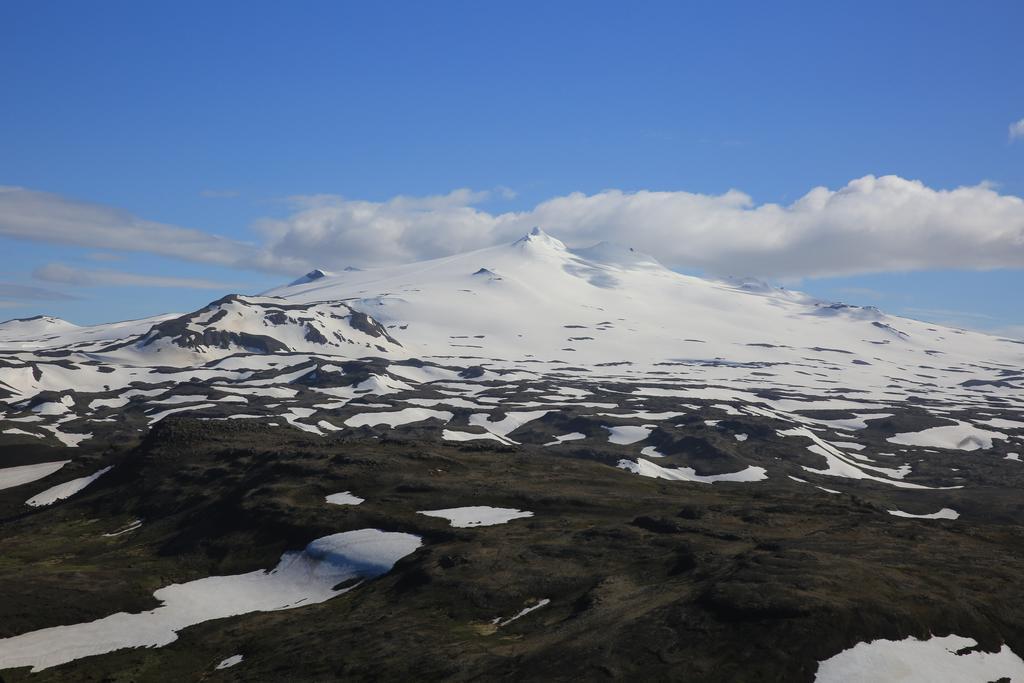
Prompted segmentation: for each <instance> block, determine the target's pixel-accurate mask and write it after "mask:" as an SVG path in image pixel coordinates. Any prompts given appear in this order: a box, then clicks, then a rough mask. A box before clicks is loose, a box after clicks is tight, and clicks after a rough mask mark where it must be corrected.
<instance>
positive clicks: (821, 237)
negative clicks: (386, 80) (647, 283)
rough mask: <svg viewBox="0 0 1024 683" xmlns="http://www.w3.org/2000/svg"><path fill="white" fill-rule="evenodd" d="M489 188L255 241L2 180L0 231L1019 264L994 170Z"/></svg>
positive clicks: (382, 252)
mask: <svg viewBox="0 0 1024 683" xmlns="http://www.w3.org/2000/svg"><path fill="white" fill-rule="evenodd" d="M488 196H489V193H479V192H472V191H470V190H466V189H461V190H455V191H453V192H451V193H449V194H446V195H439V196H431V197H405V196H399V197H395V198H392V199H390V200H387V201H383V202H371V201H365V200H358V199H347V198H344V197H340V196H335V195H316V196H303V197H293V198H292V199H291V202H292V205H293V210H292V213H291V214H290V215H288V216H286V217H284V218H279V219H265V220H262V221H259V222H258V223H257V224H256V226H255V228H256V230H257V232H258V233H259V234H260V235H261V237H262V245H261V246H259V247H256V246H254V245H252V244H248V243H244V242H240V241H236V240H230V239H225V238H222V237H217V236H214V235H209V234H207V233H203V232H200V231H197V230H189V229H185V228H179V227H175V226H170V225H164V224H159V223H153V222H150V221H145V220H143V219H140V218H137V217H134V216H131V215H128V214H126V213H124V212H121V211H117V210H114V209H110V208H106V207H102V206H97V205H93V204H85V203H82V202H75V201H70V200H66V199H64V198H61V197H58V196H56V195H50V194H45V193H38V192H30V191H28V190H17V189H11V188H7V189H6V190H3V189H0V235H7V236H11V237H20V238H24V239H36V240H44V241H51V242H62V243H69V244H79V245H83V246H89V247H93V248H104V249H120V250H134V251H146V252H150V253H154V254H160V255H164V256H173V257H178V258H182V259H187V260H192V261H198V262H203V263H215V264H219V265H225V266H231V267H240V268H256V269H261V270H269V271H276V272H288V273H299V272H304V271H306V270H309V269H310V268H313V267H324V268H328V269H338V268H341V267H344V266H346V265H370V266H372V265H380V264H387V263H400V262H406V261H412V260H417V259H425V258H432V257H438V256H445V255H448V254H453V253H458V252H461V251H466V250H469V249H475V248H479V247H485V246H490V245H493V244H497V243H500V242H504V241H511V240H514V239H516V238H517V237H519V236H521V235H522V234H524V233H526V232H527V231H528V230H529V229H530V228H532V227H533V226H535V225H538V226H540V227H542V228H544V229H545V230H547V231H548V232H550V233H552V234H553V235H555V236H556V237H559V238H560V239H562V240H564V241H566V242H568V243H569V244H570V246H586V245H589V244H592V243H594V242H597V241H600V240H611V241H618V242H623V243H626V244H629V245H630V246H633V247H635V248H637V249H640V250H641V251H646V252H649V253H651V254H654V255H656V256H657V257H658V258H659V259H660V260H661V261H662V262H663V263H665V264H666V265H669V266H674V267H685V268H700V269H704V270H707V271H709V272H712V273H716V274H741V275H755V276H766V277H777V278H800V277H809V276H827V275H844V274H845V275H848V274H856V273H868V272H883V271H906V270H925V269H937V268H970V269H987V268H1020V267H1024V200H1022V199H1021V198H1019V197H1016V196H1013V195H1005V194H1000V193H999V191H998V189H997V188H996V187H995V186H993V185H992V184H990V183H981V184H978V185H974V186H968V187H959V188H956V189H952V190H936V189H933V188H930V187H928V186H926V185H924V184H923V183H921V182H919V181H915V180H907V179H904V178H900V177H898V176H884V177H877V178H876V177H874V176H865V177H863V178H859V179H857V180H853V181H851V182H850V183H848V184H847V185H846V186H844V187H842V188H840V189H838V190H830V189H827V188H824V187H817V188H814V189H812V190H811V191H809V192H808V193H807V194H806V195H804V196H803V197H801V198H800V199H798V200H796V201H795V202H793V203H791V204H787V205H781V204H770V203H769V204H756V203H755V202H754V201H753V199H752V198H751V197H749V196H748V195H746V194H744V193H743V192H740V191H738V190H730V191H728V192H725V193H723V194H718V195H707V194H697V193H691V192H653V191H640V192H622V191H619V190H607V191H604V192H599V193H596V194H591V195H587V194H582V193H573V194H569V195H565V196H561V197H555V198H553V199H549V200H547V201H545V202H542V203H540V204H538V205H537V206H535V207H533V208H532V209H529V210H526V211H520V212H506V213H490V212H487V211H484V210H482V209H480V208H479V206H478V205H479V204H480V203H482V202H483V200H485V199H486V198H488Z"/></svg>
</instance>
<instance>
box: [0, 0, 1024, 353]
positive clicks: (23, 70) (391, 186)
mask: <svg viewBox="0 0 1024 683" xmlns="http://www.w3.org/2000/svg"><path fill="white" fill-rule="evenodd" d="M371 4H372V5H373V6H372V7H371V6H370V5H371ZM819 4H820V5H821V6H812V5H811V3H754V2H750V3H724V2H716V3H710V2H701V3H679V2H671V3H657V2H650V3H639V4H638V3H628V4H627V3H599V2H580V3H571V2H559V3H529V2H515V3H511V2H508V3H497V2H495V3H480V2H464V3H454V2H437V3H411V2H409V3H386V2H381V3H358V4H357V3H340V2H295V3H260V2H236V3H232V2H218V3H208V2H173V3H172V2H149V3H138V2H104V3H98V4H96V3H78V2H38V1H33V2H16V1H11V0H8V1H7V2H5V3H4V4H3V7H2V9H0V83H3V96H2V99H3V106H0V185H2V186H8V187H10V188H21V189H20V190H18V191H17V192H8V193H6V195H5V198H6V199H7V200H8V201H6V202H5V201H0V248H2V249H3V253H4V255H5V256H4V258H3V260H2V261H0V305H2V306H3V308H2V309H0V318H6V317H24V316H28V315H34V314H37V313H48V314H55V315H59V316H61V317H66V318H68V319H70V320H72V321H74V322H78V323H95V322H101V321H106V320H114V319H122V318H129V317H140V316H145V315H151V314H156V313H160V312H165V311H168V310H180V311H184V310H189V309H194V308H196V307H198V306H201V305H202V304H204V303H206V302H207V301H209V300H212V299H214V298H217V297H219V296H220V295H222V294H223V293H224V292H225V291H232V290H242V291H259V290H260V289H263V288H267V287H269V286H272V285H274V284H276V283H279V282H282V281H285V280H287V279H290V277H292V276H294V275H298V274H301V271H302V269H304V268H305V267H306V266H308V265H311V264H319V263H320V262H321V260H322V261H323V262H324V265H327V266H328V267H338V266H340V265H343V264H347V263H352V264H356V265H359V264H364V265H365V264H373V263H376V262H384V261H386V260H387V259H388V258H389V255H393V258H394V259H397V260H404V259H405V258H409V257H416V258H418V257H428V256H434V255H438V254H440V253H444V251H445V250H446V249H450V250H457V249H461V248H469V247H476V246H483V245H484V244H486V243H488V242H491V241H495V240H499V239H503V238H504V237H505V236H506V235H505V233H506V232H507V231H510V230H513V229H518V226H519V223H520V222H521V221H519V220H518V219H516V218H515V216H514V215H513V214H515V213H517V212H518V213H519V214H527V215H528V216H527V218H523V220H527V219H529V220H537V221H540V220H541V219H544V220H545V221H546V222H549V223H550V224H546V225H544V226H543V227H545V228H546V229H548V230H549V231H550V232H552V233H553V234H555V235H556V236H559V237H562V238H563V239H566V241H569V242H582V241H585V240H586V239H587V238H589V237H592V236H594V237H600V238H607V237H613V238H615V239H618V241H622V242H627V243H632V242H633V241H636V242H637V243H639V244H640V245H641V246H643V247H645V248H646V250H649V251H653V252H655V253H656V254H657V255H659V256H663V257H664V258H663V260H669V261H672V262H671V263H670V265H673V266H675V267H679V268H681V269H687V270H693V269H697V270H701V271H705V272H713V273H715V274H718V273H719V272H722V273H724V272H726V271H731V270H736V271H752V270H757V269H758V268H759V267H760V265H762V264H765V270H764V272H759V273H757V274H758V275H761V276H763V277H767V278H769V279H773V280H777V281H782V282H786V283H789V284H790V285H793V286H798V287H800V288H802V289H804V290H806V291H809V292H811V293H814V294H817V295H820V296H824V297H828V298H835V299H841V300H845V301H849V302H853V303H860V304H869V305H877V306H879V307H881V308H883V309H885V310H888V311H891V312H894V313H903V314H908V315H912V316H914V317H920V318H924V319H929V320H935V321H938V322H948V323H952V324H957V325H964V326H970V327H976V328H980V329H991V330H999V331H1004V332H1006V331H1008V332H1014V331H1015V330H1016V329H1018V328H1019V329H1020V330H1021V332H1018V334H1024V304H1022V303H1021V302H1020V300H1021V299H1022V298H1024V297H1020V296H1019V295H1017V293H1018V292H1021V291H1024V271H1022V270H1021V268H1022V267H1024V218H1022V216H1024V209H1021V207H1020V202H1019V199H1018V198H1019V197H1021V196H1024V126H1022V134H1021V135H1020V136H1018V137H1017V138H1016V139H1014V137H1013V136H1012V135H1011V132H1010V131H1011V126H1012V125H1013V124H1015V123H1016V122H1017V121H1019V120H1021V119H1024V78H1022V75H1024V50H1021V49H1020V26H1022V25H1024V5H1022V4H1021V3H1019V2H986V3H963V2H956V3H952V2H949V3H945V2H926V3H925V2H921V3H915V2H900V3H892V2H887V3H881V2H879V3H871V2H856V3H854V2H849V3H819ZM865 176H874V177H878V178H881V177H886V176H895V177H898V178H899V179H901V180H900V182H899V183H888V184H884V183H883V184H879V185H884V187H882V189H879V186H876V185H875V184H874V183H869V186H868V187H867V188H866V189H865V188H864V187H862V186H861V185H857V186H856V192H854V193H853V194H856V195H857V198H858V199H857V204H856V206H857V208H856V212H855V213H852V214H851V210H850V209H849V208H848V207H846V205H845V204H844V205H843V206H841V207H832V208H830V209H818V208H815V209H814V210H812V211H803V210H802V209H801V210H798V209H792V210H787V211H785V212H784V215H783V217H782V218H781V219H779V220H781V221H782V222H785V221H787V220H790V219H792V220H793V222H794V223H799V226H800V227H799V230H798V232H799V234H791V232H790V231H788V230H789V228H787V227H786V226H784V225H783V226H781V227H780V226H779V225H778V221H776V220H775V218H773V217H771V216H767V217H766V216H765V214H772V215H773V211H772V210H763V211H761V210H758V207H763V206H764V205H771V204H779V205H781V206H782V207H791V206H792V205H793V203H794V202H797V201H798V200H800V199H801V198H802V197H805V195H807V194H808V193H809V192H811V191H812V190H813V188H816V187H825V188H828V189H829V190H830V191H837V190H842V189H843V188H846V187H848V186H849V184H850V183H851V182H853V181H857V180H858V179H861V178H864V177H865ZM904 181H905V182H904ZM910 181H919V184H918V185H911V184H910ZM960 187H966V188H972V189H971V190H970V191H965V192H961V193H959V194H954V195H947V194H945V193H946V192H948V191H952V190H954V189H955V188H960ZM461 188H468V189H470V190H472V191H474V192H475V193H477V194H465V195H459V194H457V195H453V194H452V193H453V192H454V191H457V190H459V189H461ZM607 190H616V191H620V194H616V195H614V196H612V195H607V194H602V193H603V192H605V191H607ZM730 190H736V191H738V192H740V193H742V196H741V197H739V198H738V199H737V198H736V197H733V196H732V195H730V196H728V197H727V196H726V194H725V193H727V192H729V191H730ZM643 191H654V192H660V193H685V194H668V195H658V196H656V197H654V198H653V199H651V198H650V197H648V196H647V195H642V196H641V198H640V199H638V200H637V201H633V198H635V197H636V195H635V194H634V193H638V192H643ZM484 193H486V194H484ZM572 193H582V194H583V195H584V197H586V198H590V199H589V200H587V202H589V203H586V206H587V207H589V206H590V205H591V204H593V203H598V199H600V202H599V203H600V204H601V205H602V206H603V207H605V208H604V209H602V210H603V211H605V213H601V212H598V215H599V216H622V215H624V214H623V211H622V210H621V207H622V206H628V207H629V208H628V212H627V213H628V216H629V217H630V219H629V221H627V222H625V223H622V224H616V223H614V221H612V220H611V219H607V218H606V219H605V220H604V222H602V223H600V224H588V225H585V226H583V227H580V222H579V220H578V218H579V216H580V215H581V214H580V212H584V213H586V215H592V214H593V213H594V212H592V211H590V210H589V209H587V208H586V207H582V208H581V206H582V205H581V202H580V201H577V202H576V203H575V204H573V202H569V201H566V202H561V203H557V202H556V203H557V204H559V206H555V207H553V208H552V207H551V206H550V202H551V200H555V199H557V198H565V197H567V196H571V194H572ZM845 194H846V193H839V194H838V195H837V197H836V198H835V199H836V200H838V199H841V198H842V197H844V196H845ZM394 197H407V198H410V200H409V201H399V202H397V203H396V202H395V200H394V199H393V198H394ZM425 197H433V198H434V199H433V200H428V199H423V198H425ZM730 197H731V198H730ZM894 197H895V199H894ZM704 198H710V199H708V200H707V201H706V202H705V201H704ZM893 201H898V202H900V206H902V207H904V208H903V209H902V210H901V211H900V212H894V213H893V214H892V215H894V216H898V217H899V218H898V219H897V218H891V219H890V218H888V215H889V214H886V213H884V209H885V207H887V206H889V205H890V203H891V202H893ZM561 204H566V205H568V206H561ZM705 204H709V205H710V208H708V207H706V206H704V205H705ZM737 206H738V207H739V208H738V209H737V208H736V207H737ZM541 207H548V208H547V209H545V208H541ZM878 207H880V208H878ZM876 208H877V210H876ZM367 211H369V212H370V213H372V214H373V215H374V216H375V218H373V219H367V220H363V219H362V218H361V216H363V214H365V213H366V212H367ZM695 212H697V213H695ZM737 212H738V214H737ZM880 212H882V213H880ZM752 214H756V215H752ZM797 214H798V215H797ZM709 216H710V218H709ZM737 216H738V217H737ZM734 219H735V220H736V221H737V224H736V225H735V226H734V227H733V228H731V229H724V228H723V229H722V232H721V236H720V241H721V242H723V243H724V242H730V243H739V244H735V245H733V246H731V247H730V248H729V249H726V248H724V247H718V246H715V247H712V246H708V243H706V242H700V241H698V242H697V243H699V244H701V245H703V246H702V248H701V250H700V251H699V253H696V252H693V251H689V252H688V251H686V250H685V249H682V248H679V247H678V246H676V245H677V243H679V242H686V241H690V240H691V239H692V238H693V236H692V235H691V232H692V231H693V230H696V228H695V227H694V226H695V225H698V224H701V225H702V224H704V222H707V221H710V222H711V224H713V225H717V224H716V223H714V221H716V220H722V221H726V222H728V221H731V220H734ZM594 220H597V219H594ZM396 223H397V224H400V226H401V230H400V232H401V234H396V233H395V232H394V230H393V226H394V225H395V224H396ZM452 224H456V225H457V226H458V227H456V228H453V227H451V225H452ZM909 224H913V226H914V227H913V230H911V229H910V228H907V229H906V230H904V227H903V226H904V225H909ZM156 225H160V226H164V229H163V230H158V229H157V228H155V227H154V226H156ZM651 225H653V226H655V227H649V226H651ZM40 226H42V227H40ZM54 226H57V227H54ZM311 226H312V227H311ZM568 226H576V227H574V228H571V229H570V227H568ZM857 226H864V227H863V228H858V227H857ZM186 229H189V230H192V231H198V232H199V233H202V235H216V236H221V237H222V238H223V240H221V241H219V242H216V243H212V242H211V243H207V242H205V241H204V240H205V239H206V238H200V237H196V239H195V244H194V246H193V247H189V248H186V247H184V246H182V247H181V248H180V249H178V248H174V246H175V244H178V243H182V242H189V239H190V238H189V236H190V235H191V236H192V237H195V234H193V233H184V232H181V231H182V230H186ZM858 229H863V230H865V231H868V232H867V233H865V235H864V238H863V239H860V238H859V237H858V235H857V233H856V230H858ZM768 230H776V231H780V232H779V234H780V235H781V236H782V237H780V238H778V239H773V240H763V239H760V238H757V237H756V236H755V235H754V233H756V234H757V235H762V234H764V233H765V232H766V231H768ZM793 230H796V228H794V229H793ZM118 231H123V232H124V237H123V240H122V239H121V238H120V237H118V235H119V234H120V233H119V232H118ZM428 233H429V234H428ZM563 233H564V234H563ZM868 233H870V234H868ZM325 234H326V235H327V236H326V237H325ZM748 236H749V237H750V239H749V241H748V240H747V237H748ZM210 239H213V238H210ZM702 239H710V238H708V237H707V235H704V236H703V238H702ZM119 240H120V241H119ZM368 241H375V243H376V246H375V247H368V246H367V242H368ZM769 242H770V243H771V244H769ZM211 244H212V245H213V246H212V247H211V246H210V245H211ZM914 244H920V247H921V248H920V257H919V258H918V257H916V256H912V255H913V252H914V250H915V247H914ZM780 245H781V246H780ZM978 245H982V246H983V247H984V248H982V246H978ZM861 248H862V250H863V253H860V254H857V255H853V254H852V252H856V251H858V250H860V249H861ZM213 253H216V255H215V256H213V255H211V254H213ZM235 253H237V254H239V255H240V256H238V258H235V257H234V256H232V254H235ZM847 255H849V258H847ZM321 257H322V259H321ZM819 258H820V262H821V263H822V264H826V265H822V266H821V267H820V268H818V267H816V266H814V265H813V264H812V263H811V262H816V261H818V260H819ZM908 269H911V270H912V271H913V272H909V273H908V272H905V271H907V270H908ZM869 271H877V272H869ZM124 273H127V274H129V277H125V276H124V275H123V274H124ZM740 274H743V273H740Z"/></svg>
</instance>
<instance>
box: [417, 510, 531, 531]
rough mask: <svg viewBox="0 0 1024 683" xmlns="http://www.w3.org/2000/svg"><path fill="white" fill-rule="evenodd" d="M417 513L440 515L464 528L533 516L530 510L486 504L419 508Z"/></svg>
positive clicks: (455, 525)
mask: <svg viewBox="0 0 1024 683" xmlns="http://www.w3.org/2000/svg"><path fill="white" fill-rule="evenodd" d="M418 512H419V514H421V515H426V516H427V517H441V518H442V519H447V520H448V521H449V522H451V525H452V526H453V527H459V528H465V527H473V526H493V525H495V524H506V523H507V522H509V521H511V520H513V519H521V518H523V517H533V513H532V512H527V511H524V510H516V509H514V508H494V507H490V506H488V505H473V506H469V507H461V508H447V509H444V510H419V511H418Z"/></svg>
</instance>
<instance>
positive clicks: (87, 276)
mask: <svg viewBox="0 0 1024 683" xmlns="http://www.w3.org/2000/svg"><path fill="white" fill-rule="evenodd" d="M32 277H34V278H35V279H37V280H42V281H44V282H55V283H59V284H65V285H77V286H79V287H100V286H104V285H107V286H115V287H170V288H173V289H213V290H218V291H226V290H231V289H238V287H239V286H238V285H237V284H232V283H230V282H218V281H216V280H206V279H202V278H186V277H168V276H162V275H140V274H138V273H126V272H123V271H120V270H110V269H107V268H98V269H89V268H76V267H74V266H67V265H64V264H63V263H47V264H46V265H44V266H40V267H39V268H36V269H35V270H34V271H32Z"/></svg>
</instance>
